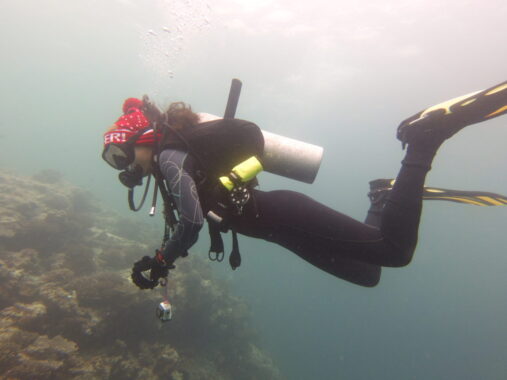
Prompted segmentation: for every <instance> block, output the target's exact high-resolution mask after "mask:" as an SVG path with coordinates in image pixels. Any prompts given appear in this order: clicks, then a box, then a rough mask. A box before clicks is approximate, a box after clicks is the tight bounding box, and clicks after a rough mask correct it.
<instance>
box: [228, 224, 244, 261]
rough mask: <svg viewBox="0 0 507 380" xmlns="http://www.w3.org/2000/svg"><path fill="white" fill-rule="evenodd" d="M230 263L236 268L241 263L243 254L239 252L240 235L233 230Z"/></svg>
mask: <svg viewBox="0 0 507 380" xmlns="http://www.w3.org/2000/svg"><path fill="white" fill-rule="evenodd" d="M229 264H231V268H232V269H233V270H234V269H236V268H237V267H239V266H240V265H241V254H240V253H239V244H238V235H237V234H236V231H235V230H232V251H231V254H230V256H229Z"/></svg>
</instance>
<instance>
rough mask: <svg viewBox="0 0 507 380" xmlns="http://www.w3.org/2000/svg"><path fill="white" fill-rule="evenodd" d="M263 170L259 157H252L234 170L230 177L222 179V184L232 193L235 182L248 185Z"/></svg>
mask: <svg viewBox="0 0 507 380" xmlns="http://www.w3.org/2000/svg"><path fill="white" fill-rule="evenodd" d="M262 170H263V168H262V164H261V163H260V161H259V160H258V159H257V157H255V156H252V157H250V158H249V159H247V160H245V161H243V162H241V163H240V164H238V165H236V166H235V167H233V168H232V170H231V173H230V174H229V175H228V176H223V177H220V182H221V183H222V185H224V187H225V188H226V189H227V190H229V191H231V190H232V189H234V186H235V182H236V183H237V182H242V183H246V182H248V181H250V180H252V179H254V178H255V176H256V175H257V174H259V173H260V172H261V171H262Z"/></svg>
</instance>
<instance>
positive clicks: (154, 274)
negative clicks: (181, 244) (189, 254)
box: [131, 251, 174, 289]
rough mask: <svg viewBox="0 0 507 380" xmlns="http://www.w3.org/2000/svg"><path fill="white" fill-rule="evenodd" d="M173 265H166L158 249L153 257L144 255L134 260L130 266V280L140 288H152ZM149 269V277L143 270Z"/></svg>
mask: <svg viewBox="0 0 507 380" xmlns="http://www.w3.org/2000/svg"><path fill="white" fill-rule="evenodd" d="M173 268H174V265H168V264H167V263H166V262H165V261H164V258H163V256H162V253H161V252H160V251H156V253H155V256H154V257H149V256H144V257H143V258H142V259H141V260H139V261H136V262H135V263H134V266H133V267H132V274H131V278H132V282H133V283H134V284H136V286H137V287H139V288H140V289H153V288H154V287H156V286H157V285H158V281H159V280H160V279H161V278H165V277H167V276H168V274H169V269H173ZM147 271H150V274H149V277H148V276H146V275H145V274H143V272H147Z"/></svg>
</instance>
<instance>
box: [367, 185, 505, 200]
mask: <svg viewBox="0 0 507 380" xmlns="http://www.w3.org/2000/svg"><path fill="white" fill-rule="evenodd" d="M394 182H395V180H394V179H376V180H374V181H371V182H370V192H369V193H368V196H369V197H370V200H371V201H372V203H375V202H377V203H378V202H382V201H383V200H384V199H385V196H386V195H387V193H388V192H389V191H390V190H391V189H392V187H393V184H394ZM423 199H424V200H440V201H450V202H456V203H464V204H469V205H475V206H504V205H507V196H505V195H501V194H495V193H489V192H485V191H465V190H451V189H442V188H438V187H425V188H424V193H423Z"/></svg>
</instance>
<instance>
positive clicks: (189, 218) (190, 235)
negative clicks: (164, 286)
mask: <svg viewBox="0 0 507 380" xmlns="http://www.w3.org/2000/svg"><path fill="white" fill-rule="evenodd" d="M188 161H190V157H189V156H188V154H187V153H185V152H181V151H178V150H172V149H166V150H164V151H163V152H162V153H161V154H160V156H159V166H160V170H161V172H162V175H163V176H164V178H165V179H166V181H167V183H168V185H169V190H170V191H171V194H172V196H173V198H174V202H175V203H176V207H177V208H178V213H179V221H178V224H177V225H176V228H175V231H174V233H173V234H172V236H171V238H170V239H169V241H168V242H167V244H166V246H165V248H164V252H163V254H164V258H165V259H166V261H167V262H168V263H172V262H174V260H176V258H178V257H179V256H182V255H185V253H186V251H187V250H188V249H189V248H190V247H191V246H192V245H194V244H195V242H196V241H197V238H198V236H199V231H200V229H201V228H202V225H203V223H204V218H203V213H202V208H201V204H200V202H199V195H198V194H197V188H196V186H195V182H194V180H193V178H192V176H191V175H190V173H189V170H188V166H189V165H188V164H187V162H188Z"/></svg>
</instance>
